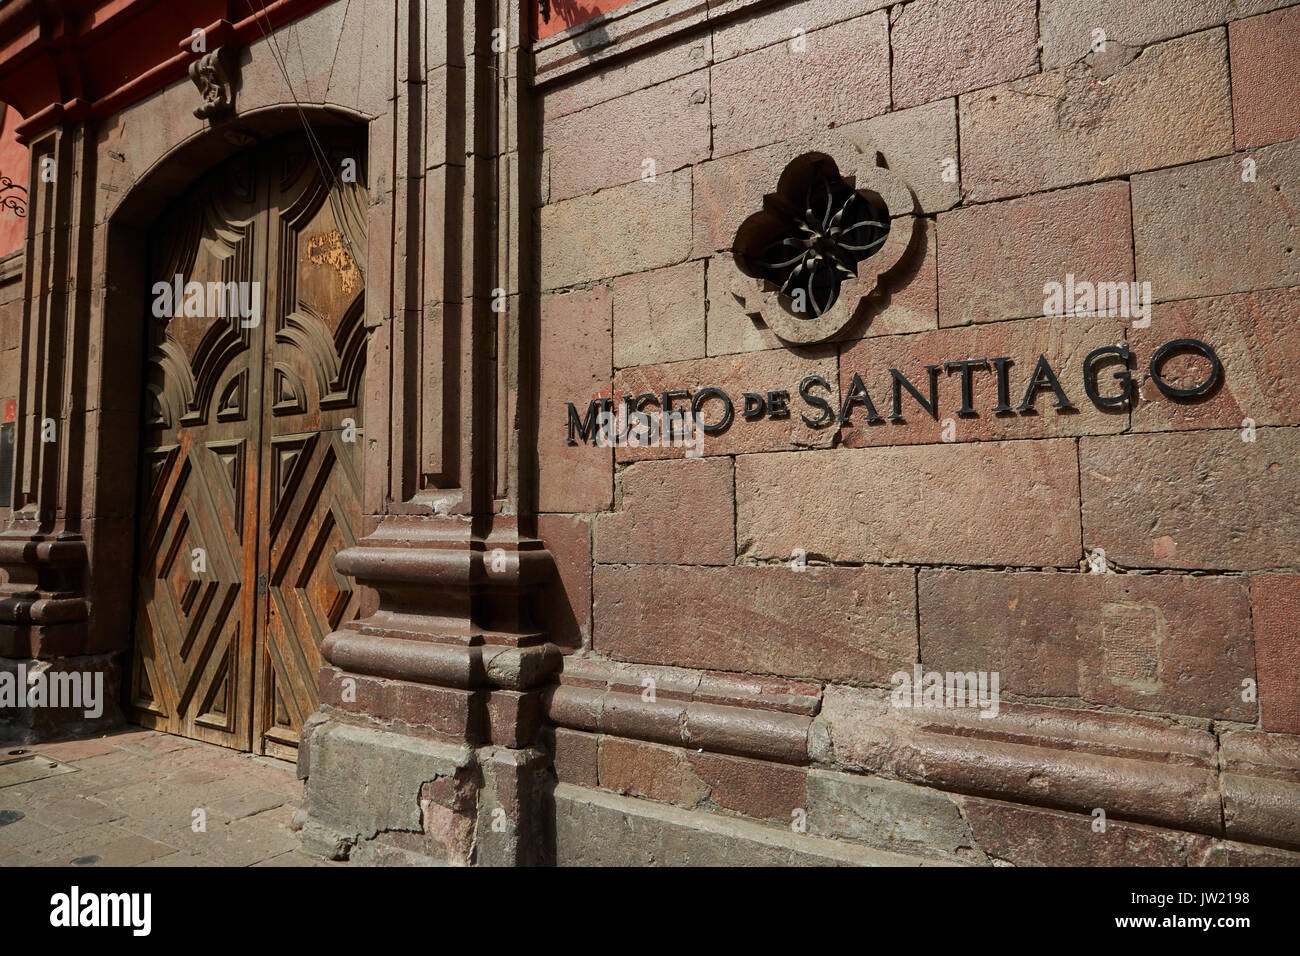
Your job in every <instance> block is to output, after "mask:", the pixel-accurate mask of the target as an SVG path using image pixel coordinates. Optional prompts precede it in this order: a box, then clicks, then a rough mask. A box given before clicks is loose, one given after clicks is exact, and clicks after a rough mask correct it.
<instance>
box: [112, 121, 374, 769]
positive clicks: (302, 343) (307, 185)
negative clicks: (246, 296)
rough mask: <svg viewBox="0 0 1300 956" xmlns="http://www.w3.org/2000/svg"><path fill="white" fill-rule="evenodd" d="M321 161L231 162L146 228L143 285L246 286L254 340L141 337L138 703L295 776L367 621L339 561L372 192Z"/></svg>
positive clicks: (356, 498)
mask: <svg viewBox="0 0 1300 956" xmlns="http://www.w3.org/2000/svg"><path fill="white" fill-rule="evenodd" d="M325 146H326V148H327V149H328V150H329V151H330V155H331V162H334V161H335V160H337V159H338V158H340V157H341V156H342V155H347V156H350V157H357V156H358V155H359V152H358V150H357V148H356V147H355V144H352V143H349V142H347V141H345V140H342V139H338V140H332V141H331V140H326V141H325ZM316 158H317V154H316V153H315V152H314V151H313V149H312V148H310V147H309V145H308V144H307V142H306V141H305V140H304V139H302V138H301V137H288V138H285V139H283V140H280V141H277V142H275V143H273V144H271V145H269V146H267V147H265V148H264V149H263V150H261V151H260V152H254V153H248V154H245V155H242V156H240V157H237V158H236V159H234V160H232V161H230V162H229V163H227V164H225V165H224V166H222V167H221V168H219V169H217V170H215V171H214V172H213V173H211V174H210V175H208V176H207V177H205V178H204V179H203V180H202V181H201V182H200V183H198V184H197V185H196V186H195V187H194V188H193V189H192V190H190V192H189V193H188V194H187V195H186V196H185V197H183V198H182V199H181V200H180V201H178V202H177V203H176V204H175V205H174V207H173V208H172V209H171V210H169V212H168V213H167V214H166V215H165V216H164V217H163V218H162V219H161V220H160V222H159V223H158V225H157V229H156V234H155V243H154V256H153V260H152V262H153V267H152V268H153V273H154V275H153V276H151V279H153V281H166V282H170V281H172V280H173V278H174V277H175V276H180V284H181V285H182V286H183V287H185V286H186V284H187V283H191V282H198V283H201V284H205V285H206V284H207V283H213V282H221V283H231V282H235V283H249V286H248V287H247V288H248V289H252V290H256V295H255V296H254V297H253V299H252V300H253V301H255V302H256V305H257V309H256V315H257V316H258V320H257V321H245V319H246V317H245V316H242V315H240V314H233V315H230V314H212V315H207V314H203V313H202V311H201V310H193V311H192V310H188V309H185V308H181V309H180V310H179V311H178V313H177V314H172V315H166V316H164V317H163V318H161V319H158V318H153V317H149V318H148V319H147V320H146V321H147V322H149V334H148V355H147V361H146V382H145V401H144V418H143V429H144V432H143V435H144V438H143V441H142V451H141V468H140V504H139V518H138V525H139V547H138V551H137V568H136V577H137V597H136V613H135V626H134V633H135V647H134V651H133V657H132V663H131V677H130V690H129V704H130V707H131V710H132V713H133V715H134V718H135V719H136V720H137V721H138V722H140V723H142V724H144V725H145V726H149V727H153V728H156V729H160V730H166V731H169V732H172V733H178V734H183V735H185V736H189V737H195V738H198V739H201V740H207V741H210V742H213V743H219V744H223V745H225V746H229V747H236V748H240V749H244V750H253V751H255V752H258V753H271V754H276V755H279V756H289V757H291V756H293V752H294V748H296V746H297V741H298V734H299V731H300V729H301V726H302V723H303V721H304V720H305V719H306V718H307V716H308V715H309V714H310V713H311V712H312V711H313V710H314V709H315V708H316V704H317V691H316V674H317V672H318V671H319V669H320V666H321V663H322V661H321V656H320V643H321V641H322V640H323V639H324V637H325V635H326V634H328V633H329V632H330V631H331V630H334V629H335V628H337V627H338V626H339V625H340V624H342V623H343V622H345V621H347V620H349V619H351V618H353V617H355V616H356V614H357V612H358V598H357V595H356V594H355V592H354V590H353V588H352V585H351V582H349V581H348V579H347V578H345V577H344V576H343V575H340V574H339V573H338V572H337V571H336V570H335V568H334V562H333V559H334V555H336V554H337V553H338V552H339V551H340V550H342V549H343V548H346V547H348V546H350V545H352V544H354V543H355V541H356V538H357V536H358V535H357V532H358V529H359V526H360V501H361V480H360V475H361V469H360V460H361V459H360V455H361V448H362V444H361V435H362V434H363V429H362V427H361V408H360V396H361V394H362V377H363V375H364V364H365V361H364V359H365V335H366V333H365V328H364V323H363V321H362V312H363V308H362V306H363V301H364V299H363V296H364V283H363V280H362V267H361V265H360V264H358V263H357V262H356V261H354V260H353V258H352V253H353V252H354V251H355V250H357V249H360V248H363V247H364V241H363V240H364V237H361V236H357V235H356V234H355V233H356V228H357V226H356V224H357V223H359V222H363V221H364V215H363V214H362V213H361V211H362V210H364V209H365V201H364V189H363V187H358V186H356V185H350V186H345V185H344V184H342V183H339V182H337V181H335V180H334V177H333V175H332V174H330V173H329V172H328V169H329V167H325V168H324V169H323V168H322V166H321V164H319V163H317V162H316ZM333 168H338V166H337V165H335V166H334V167H333ZM187 299H188V296H187ZM209 301H211V300H210V299H209ZM218 311H220V310H218Z"/></svg>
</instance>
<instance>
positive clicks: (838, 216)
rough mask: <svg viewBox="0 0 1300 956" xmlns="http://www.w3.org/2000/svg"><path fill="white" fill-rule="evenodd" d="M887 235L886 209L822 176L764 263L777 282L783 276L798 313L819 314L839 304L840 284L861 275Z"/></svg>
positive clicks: (811, 186) (765, 255) (783, 284)
mask: <svg viewBox="0 0 1300 956" xmlns="http://www.w3.org/2000/svg"><path fill="white" fill-rule="evenodd" d="M837 186H838V188H837ZM888 237H889V216H888V213H887V212H886V211H885V210H883V209H881V208H879V207H873V206H872V205H871V203H870V202H869V201H868V200H866V199H863V198H862V197H861V196H859V195H858V194H857V193H856V192H854V191H853V190H852V189H850V188H849V187H848V186H847V185H845V184H844V183H843V182H841V183H838V184H837V183H836V182H835V181H834V180H832V179H831V178H830V177H828V176H823V177H822V179H821V181H820V182H819V183H815V184H812V183H810V184H809V186H808V191H807V198H806V199H805V200H804V202H803V210H802V213H801V215H800V216H799V218H797V219H796V220H795V221H794V230H793V233H792V234H791V235H789V236H786V237H785V238H783V239H778V240H776V241H775V242H773V243H771V244H770V245H769V246H768V247H767V248H766V249H764V250H763V255H762V256H760V257H759V262H760V263H761V264H762V265H764V266H766V267H767V270H768V271H769V272H770V273H771V274H772V276H773V281H775V280H776V279H781V283H780V285H781V292H782V293H784V294H785V295H787V296H789V297H790V300H791V302H792V304H793V307H794V310H795V311H796V312H811V314H812V317H813V318H816V317H818V316H820V315H822V314H823V313H824V312H825V311H826V310H827V309H829V308H830V307H831V306H833V305H834V304H835V300H836V298H837V297H838V296H839V292H840V284H841V283H842V282H843V281H844V280H845V279H852V278H855V277H856V276H857V274H858V269H857V264H858V261H859V260H861V259H865V258H867V257H868V256H870V255H871V254H872V253H873V252H875V251H876V250H877V249H878V248H879V247H880V245H881V244H882V243H883V242H884V241H885V240H886V239H887V238H888ZM791 251H793V252H794V255H793V256H792V257H790V258H788V259H782V260H781V261H780V262H773V261H771V259H770V258H769V257H771V258H780V257H782V256H784V255H786V254H787V253H789V252H791ZM782 277H784V278H782Z"/></svg>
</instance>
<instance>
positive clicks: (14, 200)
mask: <svg viewBox="0 0 1300 956" xmlns="http://www.w3.org/2000/svg"><path fill="white" fill-rule="evenodd" d="M19 193H22V195H21V196H20V195H19ZM26 196H27V189H26V188H25V187H23V186H19V185H18V184H17V183H16V182H14V181H13V180H12V179H10V178H9V177H8V176H0V209H8V210H10V211H11V212H12V213H13V214H14V215H15V216H17V217H18V218H19V219H22V218H24V217H25V216H26V215H27V199H26Z"/></svg>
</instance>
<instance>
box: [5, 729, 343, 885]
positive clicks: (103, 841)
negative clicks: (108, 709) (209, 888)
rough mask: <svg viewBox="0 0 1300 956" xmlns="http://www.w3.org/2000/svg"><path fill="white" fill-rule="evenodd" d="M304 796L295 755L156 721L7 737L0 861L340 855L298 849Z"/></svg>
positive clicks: (209, 862) (95, 862)
mask: <svg viewBox="0 0 1300 956" xmlns="http://www.w3.org/2000/svg"><path fill="white" fill-rule="evenodd" d="M16 751H27V752H28V753H30V754H38V755H39V756H40V758H43V759H37V760H30V759H28V760H24V759H21V758H23V757H25V756H27V754H23V753H16ZM51 764H53V766H52V765H51ZM32 778H37V779H32ZM301 795H302V783H301V781H299V780H298V779H297V778H296V777H295V775H294V770H293V765H292V764H288V763H284V762H283V761H278V760H271V759H268V758H263V757H253V756H251V755H249V754H241V753H238V752H236V751H233V750H226V749H225V748H223V747H216V746H213V745H211V744H204V743H199V742H197V741H193V740H186V739H184V738H183V737H173V736H170V735H168V734H161V733H156V732H154V731H151V730H130V731H127V732H125V733H120V734H115V735H113V736H109V737H100V738H96V739H92V740H77V741H70V742H65V743H54V744H7V745H0V866H68V865H77V866H325V865H331V864H329V863H327V862H326V861H324V860H321V859H319V858H318V857H314V856H310V855H308V854H305V853H303V852H302V851H301V850H299V849H298V839H297V836H296V835H295V834H294V833H293V832H292V831H291V830H290V827H289V825H290V821H291V819H292V817H293V813H294V810H295V809H296V808H297V806H298V801H299V799H300V798H301ZM196 810H202V811H203V816H204V817H205V818H206V820H205V823H206V831H205V832H196V829H195V827H194V824H195V821H196V820H197V819H199V815H198V814H196V813H195V811H196Z"/></svg>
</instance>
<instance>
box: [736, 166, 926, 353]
mask: <svg viewBox="0 0 1300 956" xmlns="http://www.w3.org/2000/svg"><path fill="white" fill-rule="evenodd" d="M848 149H849V150H850V151H851V153H852V155H854V156H858V155H859V154H858V152H857V150H856V149H855V148H854V147H852V146H849V147H848ZM914 211H915V199H914V198H913V197H912V193H911V191H910V190H909V189H908V188H907V186H906V185H905V184H904V183H903V182H902V180H900V179H899V178H898V177H897V176H895V175H894V174H893V173H891V172H890V171H889V170H888V169H885V168H883V167H880V166H876V165H871V164H868V163H866V162H863V163H861V164H860V165H859V166H857V167H855V168H854V169H852V170H850V171H848V174H847V175H841V173H840V170H839V168H838V167H837V165H836V163H835V161H834V160H833V159H831V158H830V156H829V155H828V154H827V153H824V152H812V153H805V154H804V155H802V156H799V157H797V158H796V159H795V160H794V161H792V162H791V163H790V164H789V165H788V166H787V167H786V169H785V172H783V173H782V174H781V178H780V181H779V182H778V184H777V189H776V192H775V193H769V194H768V195H767V196H765V197H764V200H763V209H762V211H760V212H757V213H754V214H753V215H752V216H750V217H749V218H748V219H746V220H745V221H744V223H742V224H741V227H740V229H739V230H738V231H737V232H736V238H735V241H734V243H733V244H732V254H733V256H734V257H735V262H736V267H737V269H738V270H739V273H740V274H739V275H737V276H736V277H735V281H734V282H733V284H732V288H731V292H732V294H733V295H734V296H735V297H736V299H737V300H738V301H739V302H740V303H741V305H742V306H743V307H744V309H745V311H746V312H747V313H749V314H750V315H752V316H754V317H756V318H761V319H762V320H763V321H764V323H765V324H766V325H767V327H768V328H769V329H771V330H772V331H773V332H774V333H775V334H776V335H777V336H778V337H780V338H781V339H782V340H783V341H785V342H787V343H790V344H795V345H806V344H809V343H813V342H821V341H824V340H826V339H828V338H831V337H832V336H834V335H836V334H838V333H839V332H840V331H842V330H843V329H844V328H846V327H847V326H848V325H849V324H850V323H851V322H852V321H853V320H854V319H855V318H856V317H857V316H858V312H859V309H860V307H861V306H862V304H863V300H864V299H865V298H866V297H867V296H868V295H869V294H870V293H871V292H872V291H873V290H874V289H875V288H876V286H877V284H878V281H879V278H880V276H882V275H884V274H885V273H886V272H888V271H889V270H890V269H892V268H893V267H894V266H895V265H897V263H898V262H899V260H900V259H901V258H902V257H903V255H904V254H905V253H906V252H907V250H908V248H909V247H910V245H911V243H912V238H913V234H914V231H915V220H914V218H913V216H912V213H914Z"/></svg>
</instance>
